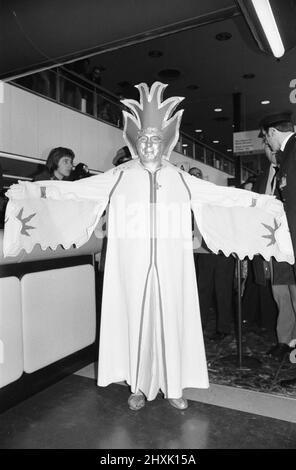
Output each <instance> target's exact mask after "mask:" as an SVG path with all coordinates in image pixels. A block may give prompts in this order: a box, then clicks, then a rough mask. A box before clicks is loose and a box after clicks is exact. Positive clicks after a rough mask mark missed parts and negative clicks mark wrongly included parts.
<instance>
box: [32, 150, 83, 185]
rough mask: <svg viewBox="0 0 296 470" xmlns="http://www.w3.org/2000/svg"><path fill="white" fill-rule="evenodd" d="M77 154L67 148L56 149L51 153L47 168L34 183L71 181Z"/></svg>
mask: <svg viewBox="0 0 296 470" xmlns="http://www.w3.org/2000/svg"><path fill="white" fill-rule="evenodd" d="M74 158H75V154H74V152H73V150H71V149H69V148H66V147H56V148H54V149H52V150H51V151H50V152H49V155H48V157H47V160H46V164H45V168H44V169H43V171H42V172H41V173H39V174H38V175H36V176H35V177H34V179H33V181H43V180H59V181H62V180H64V181H70V180H71V173H72V169H73V160H74Z"/></svg>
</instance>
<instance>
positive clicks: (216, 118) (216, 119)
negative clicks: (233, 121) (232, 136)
mask: <svg viewBox="0 0 296 470" xmlns="http://www.w3.org/2000/svg"><path fill="white" fill-rule="evenodd" d="M229 119H230V118H229V117H228V116H217V117H215V118H214V121H217V122H226V121H229Z"/></svg>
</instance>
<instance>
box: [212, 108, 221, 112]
mask: <svg viewBox="0 0 296 470" xmlns="http://www.w3.org/2000/svg"><path fill="white" fill-rule="evenodd" d="M214 111H215V113H221V111H223V109H222V108H215V109H214Z"/></svg>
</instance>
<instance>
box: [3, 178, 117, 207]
mask: <svg viewBox="0 0 296 470" xmlns="http://www.w3.org/2000/svg"><path fill="white" fill-rule="evenodd" d="M118 177H119V175H118V173H117V175H115V174H114V173H113V170H110V171H107V172H106V173H102V174H100V175H96V176H91V177H89V178H84V179H81V180H79V181H52V180H49V181H36V182H34V183H30V182H27V181H20V182H19V183H18V184H13V185H12V186H11V187H10V188H9V190H8V191H7V192H6V196H7V197H8V198H9V199H10V200H17V199H35V198H47V199H56V200H66V199H75V200H77V201H79V200H89V201H97V202H99V201H101V200H104V199H107V200H108V197H109V194H110V192H111V190H112V187H113V186H114V185H115V184H116V181H117V179H118Z"/></svg>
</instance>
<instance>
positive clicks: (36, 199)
mask: <svg viewBox="0 0 296 470" xmlns="http://www.w3.org/2000/svg"><path fill="white" fill-rule="evenodd" d="M119 178H120V174H119V173H118V172H114V171H113V170H110V171H107V172H106V173H102V174H100V175H96V176H92V177H89V178H85V179H82V180H79V181H73V182H70V181H52V180H51V181H38V182H35V183H30V182H19V183H18V184H15V185H12V186H11V187H10V189H9V190H8V191H7V193H6V195H7V196H8V198H9V201H8V204H7V208H6V214H5V229H4V240H3V252H4V256H16V255H17V254H18V253H19V252H20V251H21V250H22V249H24V250H25V251H26V252H27V253H30V252H31V251H32V249H33V248H34V246H35V245H36V244H40V246H41V248H42V249H43V250H45V249H46V248H48V247H49V248H52V249H56V247H57V246H58V245H62V246H63V247H64V248H65V249H67V248H69V247H70V246H71V245H73V244H75V246H76V247H79V246H81V245H83V244H84V243H86V242H87V240H88V239H89V238H90V236H91V234H92V233H93V231H94V229H95V227H96V225H97V223H98V221H99V219H100V217H101V215H102V213H103V212H104V210H105V208H106V206H107V204H108V201H109V196H110V194H111V192H112V189H113V188H114V187H115V186H116V183H117V182H118V180H119Z"/></svg>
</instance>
